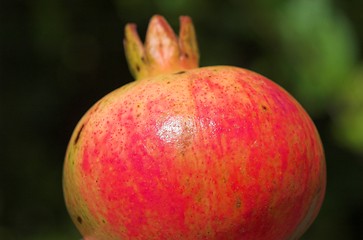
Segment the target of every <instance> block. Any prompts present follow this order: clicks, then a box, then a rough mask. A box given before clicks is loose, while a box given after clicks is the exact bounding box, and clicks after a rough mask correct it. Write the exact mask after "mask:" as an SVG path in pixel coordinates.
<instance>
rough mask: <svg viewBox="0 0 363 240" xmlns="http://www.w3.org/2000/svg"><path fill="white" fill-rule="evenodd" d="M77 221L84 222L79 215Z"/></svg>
mask: <svg viewBox="0 0 363 240" xmlns="http://www.w3.org/2000/svg"><path fill="white" fill-rule="evenodd" d="M77 222H79V224H82V222H83V220H82V218H81V217H80V216H77Z"/></svg>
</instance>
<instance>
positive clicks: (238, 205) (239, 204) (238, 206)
mask: <svg viewBox="0 0 363 240" xmlns="http://www.w3.org/2000/svg"><path fill="white" fill-rule="evenodd" d="M241 205H242V203H241V199H239V198H237V201H236V208H240V207H241Z"/></svg>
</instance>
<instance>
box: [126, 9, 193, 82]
mask: <svg viewBox="0 0 363 240" xmlns="http://www.w3.org/2000/svg"><path fill="white" fill-rule="evenodd" d="M179 20H180V30H179V37H177V36H176V35H175V33H174V31H173V29H172V28H171V27H170V25H169V24H168V22H167V21H166V20H165V18H164V17H162V16H160V15H154V16H153V17H152V18H151V20H150V22H149V26H148V29H147V32H146V38H145V43H144V44H143V43H142V42H141V40H140V37H139V35H138V33H137V30H136V24H134V23H129V24H127V25H126V27H125V38H124V48H125V55H126V59H127V62H128V65H129V68H130V72H131V74H132V75H133V76H134V78H135V79H136V80H138V79H142V78H145V77H153V76H156V75H160V74H164V73H171V72H177V71H182V70H186V69H192V68H197V67H198V66H199V52H198V45H197V39H196V35H195V30H194V26H193V23H192V20H191V18H190V17H188V16H181V17H180V18H179Z"/></svg>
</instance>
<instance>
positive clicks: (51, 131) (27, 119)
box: [0, 0, 363, 240]
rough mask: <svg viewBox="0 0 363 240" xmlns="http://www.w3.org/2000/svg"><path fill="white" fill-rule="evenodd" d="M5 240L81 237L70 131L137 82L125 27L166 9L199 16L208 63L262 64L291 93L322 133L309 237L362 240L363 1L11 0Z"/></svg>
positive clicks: (4, 51)
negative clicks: (319, 193)
mask: <svg viewBox="0 0 363 240" xmlns="http://www.w3.org/2000/svg"><path fill="white" fill-rule="evenodd" d="M0 4H1V5H0V13H1V16H0V34H1V37H0V41H1V49H0V50H1V52H0V74H1V75H0V83H1V85H0V90H1V95H0V96H1V101H0V104H1V105H0V107H1V108H0V110H1V112H0V121H1V122H0V130H1V131H0V134H1V137H0V141H1V145H0V160H1V167H0V174H1V175H0V177H1V181H0V239H4V240H5V239H10V240H11V239H22V240H35V239H37V240H43V239H44V240H46V239H48V240H49V239H50V240H52V239H54V240H58V239H59V240H61V239H67V240H69V239H80V236H79V234H78V233H77V231H76V229H75V228H74V226H73V224H72V223H71V221H70V218H69V217H68V214H67V212H66V209H65V206H64V202H63V195H62V185H61V179H62V164H63V157H64V153H65V150H66V146H67V143H68V139H69V137H70V135H71V133H72V131H73V128H74V126H75V124H76V123H77V121H78V120H79V119H80V117H81V116H82V115H83V114H84V113H85V111H86V110H87V109H88V108H89V107H90V106H91V105H92V104H93V103H94V102H95V101H97V100H98V99H99V98H101V97H102V96H104V95H105V94H107V93H108V92H110V91H112V90H114V89H115V88H117V87H119V86H121V85H123V84H125V83H127V82H130V81H132V77H131V75H130V74H129V72H128V69H127V64H126V62H125V58H124V54H123V46H122V38H123V27H124V25H125V24H126V23H127V22H130V21H131V22H136V23H137V24H138V29H139V32H140V33H141V35H142V36H144V32H145V31H146V27H147V23H148V21H149V18H150V17H151V16H152V15H153V14H155V13H160V14H162V15H164V16H165V17H166V18H167V19H168V21H169V22H170V23H171V24H172V26H173V27H174V29H178V26H179V25H178V16H179V15H182V14H184V15H190V16H191V17H192V18H193V20H194V23H195V26H196V30H197V34H198V40H199V45H200V52H201V65H202V66H206V65H220V64H228V65H235V66H240V67H245V68H249V69H252V70H255V71H257V72H259V73H261V74H263V75H265V76H267V77H269V78H270V79H273V80H274V81H276V82H277V83H279V84H281V85H282V86H283V87H285V88H286V89H287V90H288V91H290V92H291V93H292V94H293V95H294V96H295V97H296V98H297V99H298V100H299V101H300V102H301V104H302V105H303V106H304V107H305V108H306V109H307V111H308V112H309V113H310V115H311V116H312V118H313V120H314V121H315V123H316V125H317V127H318V129H319V132H320V134H321V137H322V140H323V143H324V146H325V150H326V158H327V168H328V186H327V194H326V199H325V202H324V205H323V208H322V210H321V212H320V215H319V216H318V218H317V219H316V221H315V223H314V224H313V226H312V227H311V228H310V229H309V231H308V232H307V233H306V235H305V236H304V237H303V239H305V240H306V239H330V240H332V239H339V240H340V239H363V51H362V49H363V14H362V10H363V1H362V0H350V1H347V0H335V1H333V0H321V1H319V0H271V1H263V0H255V1H238V0H223V1H221V0H208V1H207V0H201V1H198V0H173V1H169V0H150V1H142V0H114V1H101V0H99V1H96V0H88V1H85V0H73V1H71V0H32V1H21V0H7V1H4V0H3V1H1V3H0Z"/></svg>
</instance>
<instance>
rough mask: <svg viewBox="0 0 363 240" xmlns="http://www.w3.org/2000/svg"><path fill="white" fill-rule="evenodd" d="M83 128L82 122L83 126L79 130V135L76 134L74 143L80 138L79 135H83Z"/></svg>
mask: <svg viewBox="0 0 363 240" xmlns="http://www.w3.org/2000/svg"><path fill="white" fill-rule="evenodd" d="M83 128H84V124H82V126H81V128H80V129H79V130H78V133H77V136H76V139H74V145H76V144H77V142H78V140H79V137H80V136H81V132H82V131H83Z"/></svg>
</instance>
